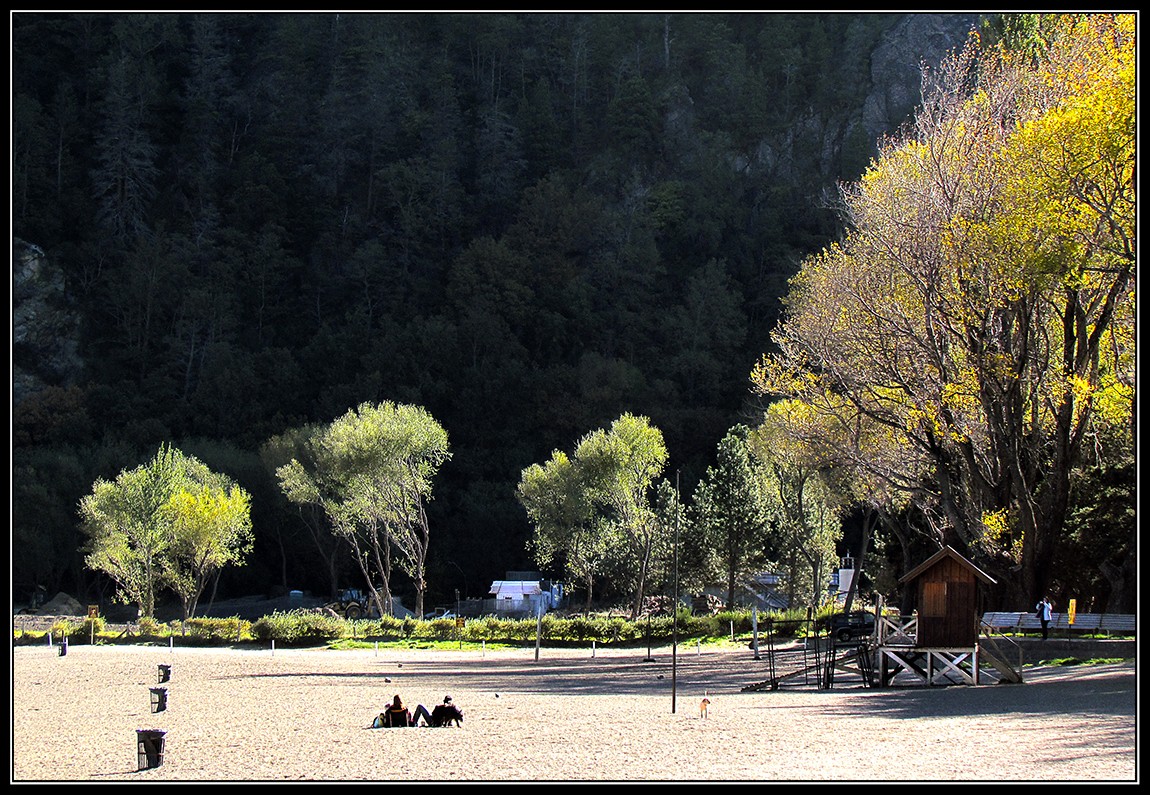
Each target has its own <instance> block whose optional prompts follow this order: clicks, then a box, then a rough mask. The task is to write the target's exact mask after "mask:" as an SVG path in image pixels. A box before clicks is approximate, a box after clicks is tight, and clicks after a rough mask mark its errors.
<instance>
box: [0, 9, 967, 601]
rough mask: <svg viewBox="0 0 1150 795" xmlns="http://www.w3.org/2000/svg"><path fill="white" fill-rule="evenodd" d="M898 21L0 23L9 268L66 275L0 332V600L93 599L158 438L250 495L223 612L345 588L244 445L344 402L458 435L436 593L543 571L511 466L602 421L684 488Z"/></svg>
mask: <svg viewBox="0 0 1150 795" xmlns="http://www.w3.org/2000/svg"><path fill="white" fill-rule="evenodd" d="M903 21H904V15H898V14H773V13H760V14H719V13H715V14H671V15H666V14H662V13H659V14H542V13H541V14H447V13H444V14H430V13H428V14H396V15H393V14H351V15H348V14H318V13H311V14H304V13H298V14H257V13H204V14H197V13H175V14H128V13H111V14H101V13H92V14H87V13H16V14H13V16H12V91H13V95H12V140H13V159H12V162H13V172H12V227H13V235H14V238H15V239H16V241H17V251H16V255H17V257H20V256H29V252H31V253H32V254H35V255H36V256H37V257H40V258H41V259H40V261H41V262H42V272H41V274H40V276H39V279H40V286H41V287H42V288H43V287H44V286H45V285H53V284H54V285H56V286H57V288H58V289H57V290H56V291H55V292H54V293H51V294H49V295H48V297H47V298H45V299H43V300H42V302H41V303H40V304H37V307H38V309H37V322H39V323H40V325H41V326H42V327H50V328H52V329H54V331H53V333H52V334H50V335H47V337H50V339H51V341H52V344H51V345H49V344H47V343H45V342H44V340H43V339H41V340H40V341H37V340H35V339H33V338H32V337H28V338H25V337H22V336H19V335H14V343H13V351H12V355H13V371H14V386H13V426H12V427H13V451H12V454H13V531H12V533H13V538H12V540H13V589H14V596H15V598H17V599H21V598H26V596H27V595H28V594H30V593H31V592H32V590H33V589H34V588H35V587H36V586H42V587H44V588H45V589H47V590H48V592H49V595H51V594H53V593H55V592H56V591H57V590H64V591H67V592H69V593H74V594H76V595H77V596H80V597H82V598H87V599H88V600H89V601H90V600H93V599H104V598H107V597H108V596H110V591H111V589H110V585H109V583H108V582H106V581H105V580H104V578H103V577H102V576H97V575H96V574H94V573H93V572H90V571H88V570H86V569H85V568H84V567H83V563H82V555H81V554H80V551H79V548H80V545H81V543H82V540H83V536H82V534H81V533H80V531H79V529H78V526H77V525H78V520H77V512H76V507H77V503H78V501H79V499H80V497H81V496H82V495H84V494H85V493H87V492H88V491H90V489H91V487H92V483H93V481H94V480H95V479H96V478H97V477H104V478H109V479H110V478H114V477H115V476H116V474H117V473H118V472H120V471H121V470H123V469H125V468H133V467H136V466H138V465H140V464H142V463H143V462H145V461H146V460H147V459H148V458H150V457H151V456H152V455H154V454H155V452H156V449H157V447H158V446H159V445H160V444H161V443H163V442H170V443H172V444H173V445H175V446H177V447H179V448H180V449H181V450H183V451H184V452H185V453H187V454H189V455H194V456H196V457H197V458H199V459H200V460H202V461H203V462H204V463H206V464H207V465H208V466H209V467H211V468H212V469H214V470H217V471H221V472H224V473H227V474H228V475H229V476H231V477H233V478H234V479H236V480H237V481H238V482H239V483H240V484H241V485H242V486H243V487H244V488H245V489H246V490H247V491H248V492H249V493H250V494H251V495H252V497H253V524H254V529H255V533H256V547H255V553H254V554H253V555H252V556H251V559H250V562H249V564H248V565H247V566H246V567H244V568H242V569H236V570H232V571H227V572H225V574H224V576H223V579H222V580H221V582H220V584H219V595H220V596H221V597H222V596H225V595H241V594H247V593H257V592H274V591H276V590H278V589H282V588H300V589H308V590H313V591H315V592H317V593H326V592H329V591H330V590H331V589H333V588H334V587H336V586H346V585H356V584H358V583H356V582H355V577H356V575H355V574H354V571H355V570H354V566H353V565H351V564H350V562H349V563H348V565H347V566H346V567H345V569H344V570H343V572H342V573H341V575H340V579H342V581H341V582H331V581H330V577H329V575H328V572H327V571H325V570H324V567H323V566H321V565H319V564H318V563H317V561H318V559H319V558H318V556H317V554H316V551H317V550H316V543H317V542H316V540H315V539H314V538H313V536H312V533H311V529H314V525H311V524H309V522H308V521H307V520H308V519H309V517H306V516H301V514H300V513H299V511H298V510H297V509H296V508H295V507H294V506H291V505H289V504H288V503H287V501H286V500H285V499H284V498H283V496H282V495H281V494H280V493H279V489H278V487H277V485H276V481H275V477H274V474H273V473H272V472H269V470H268V468H267V466H266V465H265V463H264V462H263V461H262V460H261V456H260V448H261V446H262V445H263V444H264V443H265V442H266V441H267V440H268V439H269V438H271V437H273V436H274V435H277V434H281V433H283V432H285V431H286V430H288V429H291V428H294V427H299V426H302V425H305V424H307V423H326V422H330V421H331V420H333V419H335V418H336V417H338V416H339V415H341V414H343V413H344V412H346V411H347V410H348V409H350V408H352V407H354V406H355V405H357V404H359V403H361V402H363V401H385V400H390V401H395V402H400V403H410V404H416V405H419V406H423V407H424V408H426V409H427V411H429V412H430V413H431V414H432V415H433V416H434V417H435V418H436V419H437V420H438V421H439V422H440V423H441V424H442V426H443V427H444V428H445V429H446V430H447V432H448V434H449V438H450V445H451V451H452V456H453V457H452V458H451V460H450V461H449V462H448V463H447V464H446V465H445V466H444V467H443V469H442V471H441V473H440V475H439V477H438V478H437V481H436V486H435V498H434V501H433V503H432V505H431V510H432V515H431V527H432V534H433V540H432V544H431V559H430V561H429V564H430V569H429V577H428V580H429V587H430V591H429V604H435V603H437V600H440V601H442V600H445V599H450V597H449V596H448V595H449V594H451V593H452V591H453V589H455V588H459V589H460V590H462V591H463V593H464V594H465V595H469V596H482V595H484V592H485V590H486V588H487V586H488V585H489V584H490V582H491V580H492V579H498V578H502V577H503V576H504V574H505V573H506V572H507V571H508V570H524V569H528V570H530V569H534V568H535V566H534V563H533V561H532V559H531V557H530V555H529V553H528V550H527V539H528V537H529V534H530V528H529V526H528V522H527V517H526V515H525V513H524V511H523V509H522V507H521V506H520V505H519V504H518V503H517V501H516V498H515V486H516V483H517V481H518V479H519V477H520V473H521V472H522V470H523V468H524V467H526V466H528V465H530V464H532V463H534V462H539V461H543V460H545V459H546V458H547V457H548V456H549V455H550V454H551V452H552V451H553V450H555V449H570V448H571V447H572V446H573V445H574V444H575V443H576V442H577V440H578V439H579V438H580V437H581V436H583V435H584V434H585V433H587V432H589V431H591V430H594V429H596V428H601V427H605V426H607V425H609V424H610V423H611V421H612V420H614V419H615V418H616V417H618V416H619V415H620V414H621V413H622V412H632V413H634V414H638V415H644V416H647V417H649V418H650V419H651V422H652V424H653V425H655V426H656V427H658V428H659V429H661V430H662V432H663V434H664V436H665V439H666V443H667V448H668V450H669V452H670V456H671V464H670V466H669V468H668V472H669V473H671V475H670V477H671V479H672V480H674V477H675V473H679V475H680V477H681V481H682V486H683V492H684V493H689V490H690V489H691V488H692V487H693V484H694V483H695V481H696V480H697V479H698V478H699V477H700V476H701V474H702V472H703V470H704V469H705V468H706V466H707V465H708V464H710V463H712V461H713V457H714V452H715V448H716V444H717V443H718V442H719V440H720V439H721V438H722V437H723V435H724V434H725V433H726V431H727V430H728V429H729V428H730V427H732V426H733V425H735V424H736V423H739V422H755V421H756V420H757V418H758V417H759V416H760V412H761V406H757V405H755V403H754V402H753V400H752V397H751V391H750V388H749V378H748V376H749V372H750V370H751V368H752V365H753V364H754V362H755V360H756V359H757V358H758V357H759V356H760V355H761V354H762V353H763V352H764V351H765V350H766V349H767V347H768V346H769V344H770V343H769V333H770V331H771V329H772V327H773V325H774V324H775V322H776V320H777V318H778V316H779V313H780V311H781V309H782V303H781V298H782V297H783V296H784V295H785V293H786V290H787V281H788V278H789V277H790V276H791V275H792V274H794V273H795V272H796V270H797V268H798V264H799V262H800V261H801V260H802V258H803V257H804V256H805V255H807V254H808V253H811V252H813V251H815V250H817V249H819V248H821V247H822V246H824V245H825V244H827V243H828V242H830V241H831V240H832V239H834V238H835V237H836V236H837V234H838V232H839V229H838V226H837V224H838V221H837V217H836V214H835V211H834V206H833V199H834V197H835V195H836V191H835V188H836V182H837V181H838V180H851V179H854V178H857V177H858V176H859V175H860V174H861V172H862V170H863V169H864V168H865V166H866V164H867V163H868V161H869V159H870V158H871V157H872V156H873V155H874V154H875V153H876V151H877V150H876V138H877V135H878V134H881V133H882V132H884V130H878V131H876V130H874V129H870V128H869V127H868V124H867V123H866V121H865V119H864V107H865V106H866V103H867V100H868V98H869V97H871V95H872V94H873V93H875V92H876V91H879V90H881V91H888V93H889V88H890V87H889V86H876V85H875V76H874V75H873V74H872V68H871V67H872V64H871V56H872V53H873V52H874V51H875V49H876V47H877V46H878V45H879V43H880V41H882V38H883V36H884V34H886V33H888V32H889V31H890V30H892V29H893V28H895V27H896V26H897V25H899V24H900V23H901V22H903ZM954 33H955V40H954V42H952V46H953V45H954V44H958V43H960V42H961V38H962V36H963V34H964V28H963V26H962V25H961V24H956V25H955V26H954ZM905 66H906V67H907V70H908V74H909V75H910V78H909V81H908V79H907V78H906V77H904V76H901V75H900V76H891V81H892V83H893V82H900V84H901V85H902V87H903V88H904V89H906V88H907V87H908V86H907V84H908V82H909V90H910V91H911V94H912V96H913V95H916V92H917V70H918V63H917V62H912V63H907V64H906V65H905ZM911 110H912V108H911V107H910V106H907V107H905V108H902V109H899V112H898V113H893V114H891V113H889V109H888V118H890V120H891V121H892V122H894V123H897V122H898V121H900V120H901V119H902V118H905V117H906V115H907V114H909V113H910V112H911ZM871 126H873V125H871ZM886 131H889V130H886ZM22 289H23V288H22ZM28 289H32V288H28ZM25 298H28V296H25V295H24V294H23V293H14V306H15V305H16V303H17V301H20V300H24V299H25ZM28 300H31V299H30V298H29V299H28ZM321 543H331V541H330V539H328V540H323V538H322V536H321ZM554 574H556V575H557V574H558V573H557V572H556V573H554ZM397 587H398V590H399V591H400V592H401V593H402V592H403V585H402V583H397Z"/></svg>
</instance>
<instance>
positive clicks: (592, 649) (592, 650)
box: [591, 641, 595, 657]
mask: <svg viewBox="0 0 1150 795" xmlns="http://www.w3.org/2000/svg"><path fill="white" fill-rule="evenodd" d="M591 656H592V657H594V656H595V641H591Z"/></svg>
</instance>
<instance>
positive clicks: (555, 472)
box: [517, 450, 610, 612]
mask: <svg viewBox="0 0 1150 795" xmlns="http://www.w3.org/2000/svg"><path fill="white" fill-rule="evenodd" d="M517 496H518V499H519V502H520V504H521V505H523V507H524V509H526V511H527V516H528V518H529V519H530V521H531V526H532V537H531V547H532V552H533V556H534V558H535V562H536V563H537V564H538V565H539V566H542V567H547V566H550V565H552V564H553V563H554V562H556V561H562V562H563V564H564V568H565V570H566V572H567V575H568V576H569V577H571V578H572V579H573V580H574V581H576V582H578V583H580V584H581V585H582V587H583V589H584V591H585V592H586V603H585V608H584V609H585V610H586V611H587V612H590V610H591V604H592V600H593V598H594V593H595V578H596V577H597V576H599V575H600V573H601V572H602V571H603V568H604V564H605V563H606V561H607V560H608V558H609V557H610V545H609V543H608V542H609V540H610V535H609V534H608V533H607V532H604V528H603V527H602V526H601V524H600V521H599V517H597V516H596V513H595V505H594V503H593V501H592V500H591V494H590V490H589V489H588V487H587V483H586V481H585V473H584V472H583V470H582V468H581V467H580V466H579V462H578V461H576V460H572V459H571V458H569V457H568V456H567V454H566V453H564V452H562V451H559V450H556V451H555V452H554V453H552V454H551V458H550V460H548V461H547V463H545V464H542V465H540V464H532V465H531V466H529V467H527V468H526V469H524V470H523V473H522V475H521V477H520V480H519V486H518V489H517Z"/></svg>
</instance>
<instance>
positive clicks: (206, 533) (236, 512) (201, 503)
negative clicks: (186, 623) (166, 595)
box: [163, 478, 252, 620]
mask: <svg viewBox="0 0 1150 795" xmlns="http://www.w3.org/2000/svg"><path fill="white" fill-rule="evenodd" d="M212 479H215V480H218V481H219V482H217V483H204V484H201V485H198V487H192V488H188V489H183V490H181V491H179V492H178V493H176V494H173V495H172V497H171V498H170V499H169V500H168V502H167V504H166V505H165V506H164V508H163V514H164V518H165V519H166V521H167V522H168V523H169V525H170V528H171V533H172V541H171V545H170V547H169V550H168V554H167V555H166V556H165V558H164V563H163V568H164V584H165V585H167V586H168V587H169V588H171V589H172V590H173V591H175V593H176V596H177V597H179V599H180V604H181V605H182V606H183V611H184V620H187V619H188V618H190V617H192V616H193V615H195V613H196V605H197V603H198V602H199V598H200V595H201V594H203V592H204V589H205V588H206V587H207V584H208V582H209V581H210V580H211V578H212V577H213V575H215V573H216V572H218V571H219V570H220V569H222V568H223V567H224V566H227V565H243V563H244V559H245V558H246V556H247V555H248V553H250V552H251V549H252V520H251V500H250V498H249V497H248V494H247V492H245V491H244V490H243V489H241V488H240V487H238V486H236V485H232V484H229V483H228V481H227V479H226V478H212Z"/></svg>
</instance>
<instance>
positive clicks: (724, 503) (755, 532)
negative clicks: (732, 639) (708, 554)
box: [692, 425, 769, 609]
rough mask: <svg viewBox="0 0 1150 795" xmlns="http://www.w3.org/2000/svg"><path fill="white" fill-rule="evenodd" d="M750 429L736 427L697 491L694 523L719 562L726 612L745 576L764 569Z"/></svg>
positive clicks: (761, 504) (761, 505)
mask: <svg viewBox="0 0 1150 795" xmlns="http://www.w3.org/2000/svg"><path fill="white" fill-rule="evenodd" d="M748 435H749V429H748V428H747V427H746V426H744V425H736V426H735V427H734V428H732V429H731V430H730V431H729V432H728V433H727V435H726V436H724V437H723V440H722V441H721V442H719V448H718V453H717V456H716V462H715V466H709V467H707V472H706V474H705V475H704V476H703V479H702V480H700V481H699V484H698V486H697V487H696V488H695V497H694V500H693V505H692V507H693V510H694V516H695V518H694V523H695V525H696V526H697V527H698V528H699V530H700V532H701V533H702V534H703V535H704V537H705V538H706V539H707V541H708V546H710V547H711V548H713V549H714V550H715V551H716V552H717V553H718V557H719V559H720V561H721V569H722V572H723V575H724V577H725V579H726V585H727V609H734V607H735V590H736V588H737V586H738V585H740V584H742V583H743V582H744V581H745V580H746V578H747V575H749V574H752V573H753V572H755V571H756V570H759V569H761V567H762V566H763V565H765V564H766V562H767V561H766V557H765V552H766V544H767V530H768V527H769V525H768V521H767V519H768V514H767V503H766V498H765V496H764V495H763V491H762V489H763V477H762V473H760V472H758V471H756V469H757V466H756V462H755V461H754V460H753V458H752V456H751V453H750V449H749V447H748V446H747V437H748Z"/></svg>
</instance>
